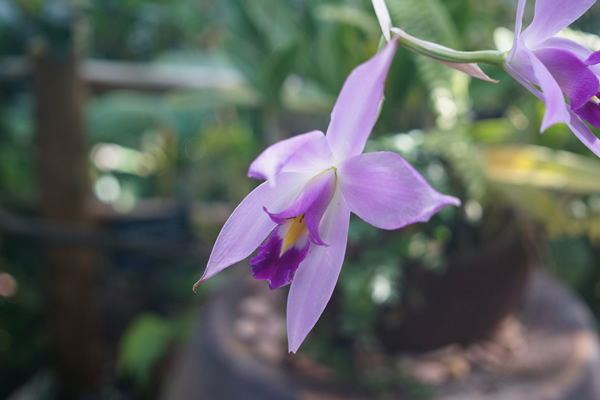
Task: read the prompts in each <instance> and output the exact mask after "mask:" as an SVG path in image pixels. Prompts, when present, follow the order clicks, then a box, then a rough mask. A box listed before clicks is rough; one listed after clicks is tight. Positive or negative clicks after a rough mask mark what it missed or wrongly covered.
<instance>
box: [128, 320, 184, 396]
mask: <svg viewBox="0 0 600 400" xmlns="http://www.w3.org/2000/svg"><path fill="white" fill-rule="evenodd" d="M173 337H174V335H173V331H172V329H171V327H170V322H169V321H167V320H165V319H163V318H161V317H159V316H157V315H155V314H151V313H146V314H141V315H140V316H139V317H137V318H136V319H135V320H134V321H133V322H132V323H131V324H130V325H129V327H128V328H127V330H126V331H125V333H124V335H123V338H122V339H121V343H120V349H119V361H118V369H119V371H120V372H121V373H123V374H126V375H130V376H132V377H133V379H134V380H135V382H136V383H137V384H138V385H140V386H146V385H148V384H149V383H150V379H151V378H152V371H153V369H154V368H155V367H156V365H157V363H158V362H159V361H160V359H161V358H162V357H163V355H164V354H165V351H166V349H167V347H168V345H169V343H170V342H171V340H172V339H173Z"/></svg>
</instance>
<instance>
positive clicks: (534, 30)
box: [523, 0, 596, 48]
mask: <svg viewBox="0 0 600 400" xmlns="http://www.w3.org/2000/svg"><path fill="white" fill-rule="evenodd" d="M595 2H596V0H536V1H535V14H534V17H533V21H532V22H531V25H529V26H528V27H527V29H525V31H524V32H523V38H524V39H525V43H526V44H527V46H528V47H529V48H533V47H534V46H535V45H537V44H538V43H540V42H542V41H544V40H546V39H548V38H549V37H551V36H554V35H555V34H556V33H558V32H559V31H561V30H562V29H564V28H566V27H567V26H569V25H571V23H573V22H574V21H575V20H576V19H578V18H579V17H581V16H582V15H583V14H584V13H585V12H586V11H587V10H588V9H589V8H590V7H591V6H592V5H594V3H595Z"/></svg>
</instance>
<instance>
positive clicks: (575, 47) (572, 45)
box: [538, 37, 600, 76]
mask: <svg viewBox="0 0 600 400" xmlns="http://www.w3.org/2000/svg"><path fill="white" fill-rule="evenodd" d="M538 48H539V49H542V48H554V49H563V50H566V51H569V52H571V53H573V54H575V55H576V56H577V58H579V59H580V60H582V61H584V62H585V63H586V64H588V67H589V69H590V70H591V71H592V72H593V73H595V74H596V76H600V65H597V64H594V57H598V56H595V55H594V54H598V53H600V52H596V53H594V54H592V52H591V51H590V49H588V48H587V47H585V46H584V45H581V44H579V43H577V42H574V41H573V40H570V39H567V38H562V37H551V38H549V39H547V40H545V41H544V42H542V43H540V45H539V46H538Z"/></svg>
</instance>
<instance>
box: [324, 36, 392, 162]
mask: <svg viewBox="0 0 600 400" xmlns="http://www.w3.org/2000/svg"><path fill="white" fill-rule="evenodd" d="M397 47H398V43H397V42H396V41H394V40H393V41H391V42H390V43H388V44H387V45H386V46H385V47H384V48H383V50H381V51H380V52H379V53H377V54H376V55H375V56H373V57H372V58H371V59H369V60H368V61H366V62H364V63H362V64H361V65H359V66H358V67H356V68H355V69H354V70H353V71H352V72H351V73H350V75H349V76H348V78H347V79H346V82H345V83H344V86H343V87H342V91H341V92H340V95H339V96H338V99H337V101H336V103H335V106H334V107H333V111H332V112H331V122H330V123H329V127H328V128H327V141H328V142H329V147H330V148H331V151H332V152H333V155H334V158H335V160H343V159H345V158H347V157H351V156H353V155H356V154H360V153H362V151H363V149H364V148H365V144H366V143H367V139H368V138H369V135H370V134H371V130H372V129H373V126H374V125H375V122H376V120H377V116H378V113H379V105H380V104H381V100H382V99H383V87H384V83H385V78H386V76H387V73H388V70H389V68H390V64H391V63H392V60H393V58H394V54H395V52H396V48H397Z"/></svg>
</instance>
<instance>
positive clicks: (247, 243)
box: [194, 172, 311, 290]
mask: <svg viewBox="0 0 600 400" xmlns="http://www.w3.org/2000/svg"><path fill="white" fill-rule="evenodd" d="M310 178H311V174H307V173H300V172H284V173H282V174H280V176H279V179H278V182H277V184H276V185H274V186H272V185H270V184H269V183H268V182H264V183H263V184H261V185H260V186H259V187H257V188H256V189H254V190H253V191H252V192H251V193H250V194H249V195H248V196H246V198H245V199H244V200H242V202H241V203H240V204H239V205H238V206H237V208H236V209H235V210H234V211H233V213H232V214H231V215H230V216H229V219H228V220H227V222H225V225H224V226H223V228H222V229H221V232H220V233H219V236H218V237H217V241H216V242H215V245H214V247H213V249H212V252H211V254H210V257H209V259H208V265H207V266H206V270H205V271H204V274H203V275H202V278H200V280H199V281H198V282H196V284H195V285H194V290H195V289H196V287H197V286H198V285H199V284H200V283H202V282H204V281H205V280H207V279H208V278H210V277H211V276H214V275H216V274H217V273H219V272H220V271H222V270H224V269H225V268H227V267H229V266H230V265H232V264H234V263H236V262H238V261H241V260H243V259H244V258H246V257H248V256H249V255H250V254H252V252H253V251H254V250H255V249H256V248H257V247H258V246H259V245H260V244H261V243H262V241H263V240H264V239H265V238H266V237H267V235H268V234H269V233H270V232H271V231H272V230H273V228H275V226H276V225H277V224H276V223H275V222H273V221H272V220H271V218H269V216H268V215H267V214H266V213H265V212H264V211H263V207H265V206H268V207H272V208H274V209H280V208H283V207H286V206H287V205H288V204H290V203H291V202H292V201H293V200H294V198H295V197H296V196H298V193H300V191H301V190H302V188H303V187H304V185H306V183H307V182H308V180H309V179H310Z"/></svg>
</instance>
